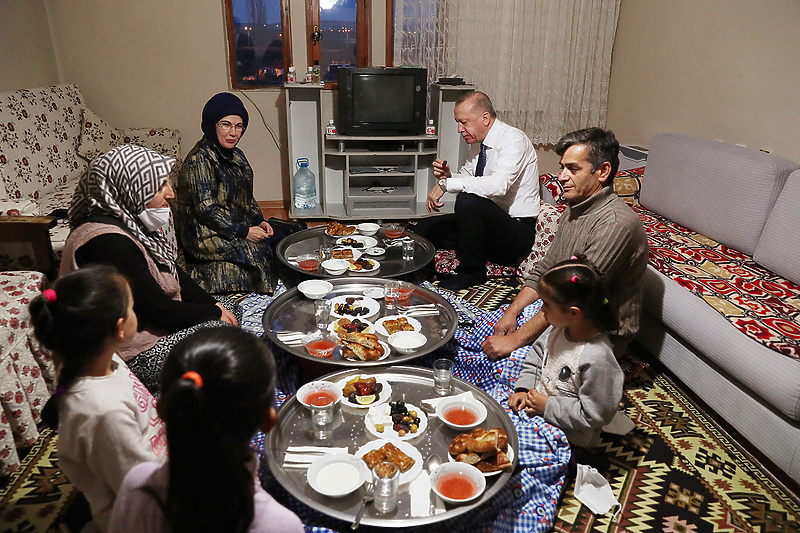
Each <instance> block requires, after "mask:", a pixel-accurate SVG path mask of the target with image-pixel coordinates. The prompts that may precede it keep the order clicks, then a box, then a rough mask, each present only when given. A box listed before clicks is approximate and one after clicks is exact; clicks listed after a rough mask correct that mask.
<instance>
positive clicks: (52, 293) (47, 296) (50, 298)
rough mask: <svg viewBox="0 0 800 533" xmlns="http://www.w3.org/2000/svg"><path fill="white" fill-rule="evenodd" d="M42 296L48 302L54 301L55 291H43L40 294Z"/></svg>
mask: <svg viewBox="0 0 800 533" xmlns="http://www.w3.org/2000/svg"><path fill="white" fill-rule="evenodd" d="M42 296H44V297H45V299H46V300H47V301H48V302H55V301H56V291H54V290H53V289H45V290H44V291H43V292H42Z"/></svg>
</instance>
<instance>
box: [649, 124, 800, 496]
mask: <svg viewBox="0 0 800 533" xmlns="http://www.w3.org/2000/svg"><path fill="white" fill-rule="evenodd" d="M798 168H800V165H798V164H797V163H794V162H792V161H788V160H786V159H782V158H779V157H776V156H773V155H770V154H766V153H761V152H757V151H753V150H749V149H746V148H742V147H739V146H732V145H728V144H724V143H721V142H717V141H710V140H705V139H698V138H694V137H690V136H688V135H682V134H676V133H667V134H662V135H657V136H655V137H654V139H653V141H652V144H651V147H650V153H649V156H648V160H647V166H646V169H645V172H644V176H643V178H642V180H641V190H640V197H639V203H640V204H641V205H642V206H644V207H645V208H647V209H648V210H650V211H652V212H654V213H656V214H657V215H660V216H662V217H664V218H666V219H669V220H671V221H672V222H675V223H677V224H679V225H680V226H683V227H684V228H688V229H689V230H693V231H694V232H697V233H698V234H700V235H696V236H695V237H694V238H693V239H692V240H693V241H697V242H703V240H704V239H705V238H706V237H707V238H709V239H710V240H711V241H710V246H711V247H713V246H714V245H716V244H717V243H719V245H718V246H717V247H716V249H717V250H721V253H723V254H725V256H726V257H727V256H731V257H733V256H737V255H741V254H744V255H746V256H748V257H746V258H744V259H742V260H743V261H744V264H745V265H746V270H745V269H739V268H736V267H728V266H722V267H720V268H716V267H717V265H715V261H714V257H715V254H717V253H719V252H715V251H707V252H700V253H695V254H694V255H693V252H689V255H688V256H689V257H694V259H692V260H689V261H688V262H686V263H684V264H683V265H682V266H679V267H677V268H682V269H683V274H682V275H683V276H684V278H682V280H683V281H682V282H681V283H679V282H678V281H676V279H675V277H674V276H673V277H671V276H669V275H665V274H664V273H663V270H664V269H663V268H662V269H657V268H656V267H654V264H656V263H658V262H659V261H655V262H654V259H658V257H659V256H660V255H664V256H666V255H668V254H669V253H670V250H668V248H669V246H659V245H656V246H655V247H654V245H653V243H654V241H652V240H651V264H650V266H648V269H647V274H646V280H645V295H644V312H643V317H642V326H641V329H640V332H639V335H638V340H639V342H640V343H641V344H642V345H643V346H644V347H645V348H646V349H647V350H648V351H649V352H650V353H651V354H652V355H653V356H654V357H656V358H657V359H658V360H659V361H660V362H661V363H663V364H664V365H665V366H666V367H667V368H668V369H669V370H670V371H672V372H673V373H674V374H675V375H676V376H677V377H678V378H679V379H680V380H681V381H683V383H684V384H686V385H687V386H688V387H689V388H691V390H692V391H693V392H694V393H695V394H696V395H697V396H698V397H700V398H701V399H702V400H703V401H705V402H706V403H707V404H708V405H709V406H710V407H711V408H712V409H714V411H716V413H717V414H719V415H720V416H721V417H722V418H724V419H725V421H727V422H728V423H729V424H730V425H731V426H732V427H733V428H734V429H735V430H736V431H738V432H739V433H740V434H741V435H742V436H743V437H745V438H746V439H748V440H749V441H750V443H751V444H752V445H754V446H755V447H756V448H757V449H758V450H759V451H761V452H763V454H764V455H765V456H766V457H767V458H769V459H770V460H771V461H772V462H774V463H775V465H776V466H777V467H778V468H780V469H781V470H783V471H784V472H785V473H786V474H787V475H788V476H789V477H790V478H791V479H793V480H794V481H796V482H798V483H800V422H799V421H800V358H798V357H797V353H796V352H795V353H789V354H788V355H787V354H784V353H779V352H778V351H775V350H773V349H771V348H769V347H767V346H766V345H765V344H764V342H759V341H757V340H755V339H754V338H753V337H752V336H750V335H747V334H745V333H743V332H742V331H741V330H740V329H739V328H737V327H736V326H735V325H734V324H738V325H739V326H741V325H742V324H743V323H749V321H757V320H758V319H759V317H761V316H765V315H766V314H767V313H766V312H765V311H764V309H763V308H759V306H758V305H757V304H754V303H751V304H744V305H743V304H742V298H741V297H736V296H731V300H730V301H728V302H726V301H725V298H726V296H725V292H726V287H731V288H732V287H737V288H738V289H740V290H741V289H742V288H743V290H744V292H748V291H749V292H750V293H751V294H755V293H756V292H758V291H761V290H763V289H765V288H766V289H767V290H769V289H770V287H772V288H775V293H776V295H777V296H778V300H775V299H774V298H773V299H772V300H773V301H774V302H776V303H777V306H778V307H780V308H781V309H782V310H783V311H782V312H784V313H785V314H784V319H782V320H781V321H780V322H778V321H773V320H771V319H770V325H774V324H773V323H782V324H783V327H784V328H785V329H786V330H787V331H789V330H791V329H792V328H795V329H796V330H798V331H800V319H799V318H798V317H799V316H800V296H798V293H796V292H795V293H794V294H791V293H783V294H781V291H782V290H783V289H781V290H778V289H777V288H778V286H779V285H778V283H777V282H776V281H775V280H774V279H773V280H772V281H770V282H769V283H762V282H760V281H757V282H755V283H751V282H750V281H746V280H742V279H741V278H740V277H738V276H739V273H742V272H753V271H754V272H761V275H762V276H763V275H764V274H765V272H764V271H762V270H761V268H762V267H763V268H764V269H767V270H768V271H770V272H771V273H772V274H773V275H777V276H778V277H779V278H785V280H784V281H786V283H784V284H783V285H793V284H800V170H798ZM640 217H642V219H643V220H645V225H646V226H648V225H650V226H658V227H648V234H649V235H650V234H653V235H656V233H658V232H660V233H661V234H662V235H661V237H662V238H663V233H665V232H668V230H665V229H664V227H663V225H662V224H659V223H658V221H657V220H656V219H655V218H653V219H652V220H650V218H649V217H648V216H647V215H645V216H643V214H642V213H641V212H640ZM648 220H650V222H648ZM687 240H689V239H687V238H686V237H685V235H684V236H679V237H675V238H673V239H672V240H671V242H672V243H673V245H672V246H673V250H677V249H683V247H684V244H683V243H684V242H685V241H687ZM713 241H716V243H715V242H713ZM662 242H665V241H662ZM704 244H705V243H704ZM653 248H655V249H653ZM709 250H711V248H709ZM738 252H741V254H739V253H738ZM673 267H674V265H673ZM701 269H705V270H706V271H710V272H716V274H717V275H718V280H717V281H715V282H709V281H708V280H702V277H703V275H702V273H701V272H700V270H701ZM695 270H696V271H697V272H698V273H699V274H698V275H697V276H695ZM737 277H738V278H737ZM767 278H769V276H767ZM769 279H772V278H769ZM695 283H696V284H697V285H696V286H697V287H698V288H700V291H701V292H702V291H703V289H702V287H701V285H700V284H701V283H706V285H709V286H711V287H712V289H711V290H709V291H708V295H705V296H703V297H701V296H698V295H697V294H696V292H692V291H691V290H689V289H687V288H685V287H694V286H695V285H694V284H695ZM783 285H781V286H783ZM794 287H797V285H794ZM734 298H735V301H734ZM710 304H711V305H710ZM748 305H749V306H750V307H747V306H748ZM726 306H727V307H729V309H728V310H727V314H728V316H727V317H726V316H723V314H725V313H721V312H720V309H725V308H726ZM787 309H788V311H787ZM792 309H794V310H795V312H794V313H793V314H792V311H791V310H792ZM787 314H788V316H789V319H788V320H786V319H785V316H787ZM753 327H754V328H758V327H759V326H756V325H754V326H753ZM790 333H791V332H790ZM793 335H794V334H792V335H790V337H792V336H793ZM795 338H800V337H795ZM784 341H785V339H784ZM797 344H800V343H797ZM794 349H797V346H796V345H795V346H794V347H792V346H791V343H789V344H784V348H783V351H786V352H792V351H793V350H794Z"/></svg>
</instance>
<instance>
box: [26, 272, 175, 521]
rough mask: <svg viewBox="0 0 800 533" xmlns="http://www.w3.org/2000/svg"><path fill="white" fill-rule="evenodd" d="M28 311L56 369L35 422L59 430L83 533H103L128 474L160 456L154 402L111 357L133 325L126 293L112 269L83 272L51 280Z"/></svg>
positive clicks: (162, 442)
mask: <svg viewBox="0 0 800 533" xmlns="http://www.w3.org/2000/svg"><path fill="white" fill-rule="evenodd" d="M30 312H31V321H32V323H33V326H34V333H35V335H36V338H37V339H39V341H40V342H41V343H42V344H43V345H44V346H45V347H46V348H48V349H50V350H52V352H53V356H54V358H55V360H56V363H57V365H58V368H59V372H58V385H57V387H56V390H55V393H54V394H53V396H52V397H51V398H50V400H48V402H47V404H45V407H44V409H43V411H42V419H43V420H44V422H45V424H47V425H49V426H50V427H53V428H58V460H59V463H60V465H61V467H62V468H63V469H64V473H65V474H66V475H67V477H68V478H69V480H70V482H71V483H72V484H73V485H75V486H76V487H77V488H78V489H80V490H82V491H83V492H84V495H85V496H86V499H87V500H88V502H89V506H90V507H91V511H92V517H93V526H94V528H93V527H92V526H91V525H90V527H89V528H88V529H89V530H91V529H95V528H96V529H99V530H101V531H105V530H106V528H107V527H108V520H109V518H110V516H111V510H112V508H113V505H114V499H115V497H116V494H117V491H118V490H119V488H120V485H122V480H123V479H124V478H125V475H126V474H127V473H128V471H129V470H130V469H131V468H132V467H133V466H135V465H136V464H138V463H141V462H144V461H163V460H164V457H165V456H166V431H165V429H164V424H163V423H162V422H161V420H160V419H159V418H158V415H157V413H156V409H155V400H153V397H152V396H151V395H150V393H149V392H148V391H147V389H146V388H145V387H144V386H143V385H142V384H141V382H140V381H139V380H138V379H137V378H136V376H134V375H133V374H132V373H131V371H130V370H129V369H128V367H127V366H125V363H124V362H123V361H122V359H120V357H119V356H118V355H117V354H116V352H117V349H118V348H119V347H120V346H122V345H124V344H125V343H127V342H128V341H130V340H131V339H132V338H133V336H134V335H135V334H136V328H137V325H138V323H137V320H136V315H135V314H134V312H133V297H132V296H131V290H130V287H129V286H128V283H127V281H125V278H124V277H123V276H122V275H120V274H119V273H118V272H117V271H116V270H114V269H113V268H111V267H108V266H94V267H86V268H82V269H80V270H77V271H75V272H72V273H70V274H67V275H66V276H63V277H61V278H58V279H57V280H56V282H55V284H54V285H53V288H51V289H47V290H45V291H44V292H43V293H42V294H41V295H39V296H37V297H36V298H34V299H33V300H32V301H31V303H30Z"/></svg>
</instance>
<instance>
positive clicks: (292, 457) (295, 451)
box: [283, 446, 349, 468]
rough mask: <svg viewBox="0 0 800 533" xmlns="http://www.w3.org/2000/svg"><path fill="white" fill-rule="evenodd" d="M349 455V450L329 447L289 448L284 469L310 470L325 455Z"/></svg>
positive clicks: (284, 459)
mask: <svg viewBox="0 0 800 533" xmlns="http://www.w3.org/2000/svg"><path fill="white" fill-rule="evenodd" d="M334 453H349V451H348V449H347V448H329V447H327V446H289V447H288V448H286V454H285V455H284V457H283V467H284V468H308V467H309V466H311V463H313V462H314V461H315V460H316V459H318V458H320V457H322V456H323V455H331V454H334Z"/></svg>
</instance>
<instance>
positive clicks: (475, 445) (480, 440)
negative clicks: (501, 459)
mask: <svg viewBox="0 0 800 533" xmlns="http://www.w3.org/2000/svg"><path fill="white" fill-rule="evenodd" d="M497 437H498V434H497V432H496V431H486V432H485V433H482V434H480V436H479V437H475V436H473V437H472V440H471V441H469V442H468V443H467V450H468V451H469V452H472V453H485V452H499V451H500V448H499V447H498V446H497Z"/></svg>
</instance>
